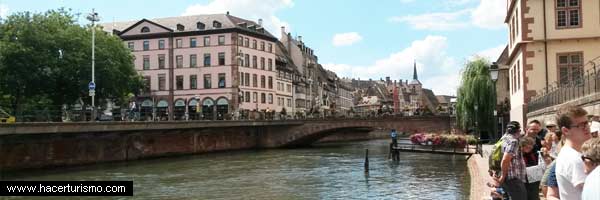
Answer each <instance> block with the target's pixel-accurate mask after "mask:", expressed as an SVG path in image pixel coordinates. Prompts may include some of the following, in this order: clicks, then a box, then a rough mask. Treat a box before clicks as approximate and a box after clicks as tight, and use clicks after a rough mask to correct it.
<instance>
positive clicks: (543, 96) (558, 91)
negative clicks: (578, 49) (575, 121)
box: [527, 56, 600, 112]
mask: <svg viewBox="0 0 600 200" xmlns="http://www.w3.org/2000/svg"><path fill="white" fill-rule="evenodd" d="M599 62H600V56H599V57H596V58H594V59H592V60H590V61H589V62H587V63H585V65H584V66H583V67H582V69H585V66H590V67H591V68H589V69H588V70H586V71H583V70H577V68H566V69H567V71H568V73H565V74H562V75H561V76H560V77H559V80H558V81H555V82H552V83H551V84H549V86H548V87H544V88H543V89H542V90H539V91H537V94H538V95H537V96H535V97H533V98H532V99H531V101H530V102H529V103H528V104H527V111H528V112H533V111H537V110H541V109H544V108H547V107H551V106H555V105H560V104H563V103H565V102H568V101H571V100H574V99H579V98H581V97H585V96H588V95H590V94H595V93H598V92H600V68H597V66H598V65H599ZM557 72H558V73H560V69H559V70H558V71H557Z"/></svg>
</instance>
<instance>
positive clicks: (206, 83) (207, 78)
mask: <svg viewBox="0 0 600 200" xmlns="http://www.w3.org/2000/svg"><path fill="white" fill-rule="evenodd" d="M210 88H212V87H211V84H210V74H204V89H210Z"/></svg>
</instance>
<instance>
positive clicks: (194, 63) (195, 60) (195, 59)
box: [190, 54, 198, 67]
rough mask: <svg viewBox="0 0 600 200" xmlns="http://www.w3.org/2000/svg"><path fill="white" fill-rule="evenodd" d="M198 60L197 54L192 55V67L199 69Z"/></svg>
mask: <svg viewBox="0 0 600 200" xmlns="http://www.w3.org/2000/svg"><path fill="white" fill-rule="evenodd" d="M197 66H198V64H197V58H196V54H192V55H190V67H197Z"/></svg>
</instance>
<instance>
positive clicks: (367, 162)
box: [365, 149, 369, 173]
mask: <svg viewBox="0 0 600 200" xmlns="http://www.w3.org/2000/svg"><path fill="white" fill-rule="evenodd" d="M365 173H369V149H365Z"/></svg>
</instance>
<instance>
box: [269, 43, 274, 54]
mask: <svg viewBox="0 0 600 200" xmlns="http://www.w3.org/2000/svg"><path fill="white" fill-rule="evenodd" d="M269 53H273V44H271V43H269Z"/></svg>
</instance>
